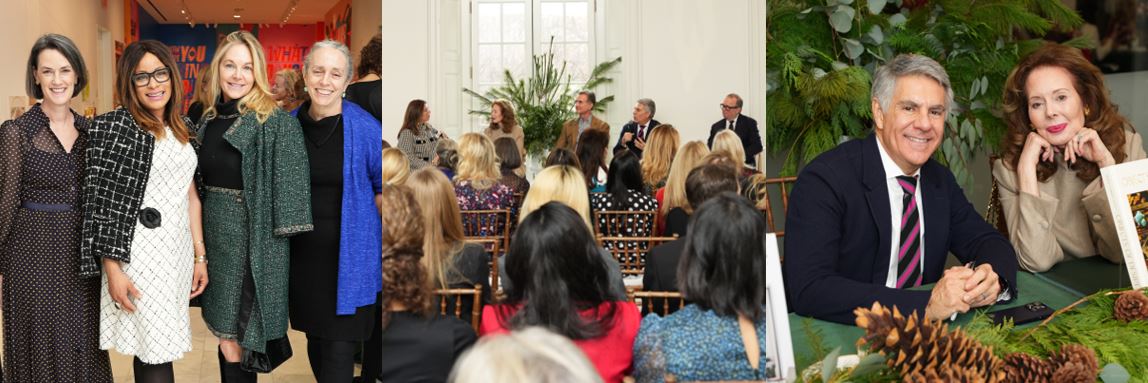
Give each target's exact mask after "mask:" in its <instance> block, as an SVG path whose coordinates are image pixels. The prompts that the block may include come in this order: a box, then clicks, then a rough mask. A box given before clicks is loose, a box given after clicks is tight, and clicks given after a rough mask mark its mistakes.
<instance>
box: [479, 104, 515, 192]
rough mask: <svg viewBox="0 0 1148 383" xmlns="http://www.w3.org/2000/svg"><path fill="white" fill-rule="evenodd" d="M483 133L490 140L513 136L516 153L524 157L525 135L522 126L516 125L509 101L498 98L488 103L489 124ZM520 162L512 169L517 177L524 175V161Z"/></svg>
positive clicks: (512, 108)
mask: <svg viewBox="0 0 1148 383" xmlns="http://www.w3.org/2000/svg"><path fill="white" fill-rule="evenodd" d="M483 134H485V135H486V137H487V138H489V139H490V142H494V141H496V140H498V139H499V138H502V137H510V138H513V139H514V142H516V143H518V154H519V155H520V156H522V159H523V160H525V159H526V135H525V134H523V133H522V127H521V126H518V119H517V118H515V116H514V107H512V106H510V101H506V100H503V99H498V100H494V102H492V103H490V126H488V127H487V128H486V131H484V132H483ZM522 163H523V165H522V166H519V167H518V168H517V169H514V174H517V175H518V176H519V177H523V176H526V161H522Z"/></svg>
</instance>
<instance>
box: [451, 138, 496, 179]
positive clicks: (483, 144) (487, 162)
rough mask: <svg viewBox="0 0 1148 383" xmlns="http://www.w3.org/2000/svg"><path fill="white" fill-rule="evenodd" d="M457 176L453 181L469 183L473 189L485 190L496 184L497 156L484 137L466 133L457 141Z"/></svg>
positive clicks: (487, 139)
mask: <svg viewBox="0 0 1148 383" xmlns="http://www.w3.org/2000/svg"><path fill="white" fill-rule="evenodd" d="M457 171H458V174H456V175H455V181H456V182H461V181H470V183H471V185H472V186H474V188H475V189H487V188H490V187H491V186H494V184H495V183H498V180H499V179H501V177H502V173H500V172H499V171H498V156H497V155H496V154H495V153H494V144H493V143H491V142H490V139H489V138H487V137H486V136H485V135H482V134H479V133H467V134H464V135H462V138H459V140H458V169H457Z"/></svg>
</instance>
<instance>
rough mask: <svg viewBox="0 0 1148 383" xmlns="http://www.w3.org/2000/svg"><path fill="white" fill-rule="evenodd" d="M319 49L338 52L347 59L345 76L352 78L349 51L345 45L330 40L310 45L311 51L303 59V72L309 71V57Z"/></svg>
mask: <svg viewBox="0 0 1148 383" xmlns="http://www.w3.org/2000/svg"><path fill="white" fill-rule="evenodd" d="M319 48H331V49H334V50H337V51H339V53H342V54H343V57H344V58H346V59H347V72H346V74H347V76H353V75H354V74H355V72H353V71H351V68H354V66H352V65H351V64H352V63H351V61H352V60H351V50H350V49H349V48H347V46H346V45H343V43H341V42H338V41H335V40H331V39H326V40H323V41H317V42H315V44H313V45H311V50H309V51H307V56H306V57H303V71H304V72H307V71H309V70H310V69H311V56H312V55H314V54H315V51H316V50H318V49H319Z"/></svg>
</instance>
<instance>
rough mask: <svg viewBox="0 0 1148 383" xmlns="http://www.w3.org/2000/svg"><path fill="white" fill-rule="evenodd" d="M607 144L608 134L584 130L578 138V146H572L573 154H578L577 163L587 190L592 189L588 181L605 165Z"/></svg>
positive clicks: (608, 140)
mask: <svg viewBox="0 0 1148 383" xmlns="http://www.w3.org/2000/svg"><path fill="white" fill-rule="evenodd" d="M609 144H610V135H609V133H606V132H603V131H601V130H597V129H586V131H584V132H582V135H581V136H578V144H577V145H575V146H574V153H577V154H578V163H579V164H581V165H582V166H580V170H582V175H583V176H584V177H586V186H587V187H589V188H593V187H594V185H593V184H592V183H591V182H590V181H591V180H593V179H595V178H596V177H597V174H598V169H599V168H601V167H602V165H605V164H604V163H605V162H606V146H607V145H609Z"/></svg>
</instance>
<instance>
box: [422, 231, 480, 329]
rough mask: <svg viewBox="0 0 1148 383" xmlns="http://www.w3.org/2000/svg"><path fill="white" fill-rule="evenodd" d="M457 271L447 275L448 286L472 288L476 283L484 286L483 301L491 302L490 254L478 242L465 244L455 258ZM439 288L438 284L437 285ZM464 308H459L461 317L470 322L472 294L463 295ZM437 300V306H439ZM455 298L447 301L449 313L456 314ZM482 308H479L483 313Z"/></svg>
mask: <svg viewBox="0 0 1148 383" xmlns="http://www.w3.org/2000/svg"><path fill="white" fill-rule="evenodd" d="M454 271H455V273H453V274H451V275H448V276H447V286H449V287H450V288H452V289H470V288H474V286H475V285H480V286H482V303H483V304H488V303H490V254H488V253H487V252H486V250H485V249H483V247H482V245H480V244H477V243H467V244H466V245H463V247H462V251H460V252H459V254H458V256H456V257H455V258H454ZM435 287H436V288H437V286H435ZM461 300H462V308H461V309H460V310H459V314H460V315H459V319H462V320H463V321H464V322H467V323H470V319H471V311H472V310H473V307H474V306H473V304H474V299H473V298H471V297H470V296H463V297H462V299H461ZM438 303H439V302H438V301H437V300H436V301H435V305H434V307H435V308H439V307H440V306H439V304H438ZM454 305H455V302H454V300H453V299H452V300H449V301H447V308H446V312H447V314H450V315H454ZM481 310H482V308H481V307H480V308H479V313H481V312H482V311H481Z"/></svg>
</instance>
